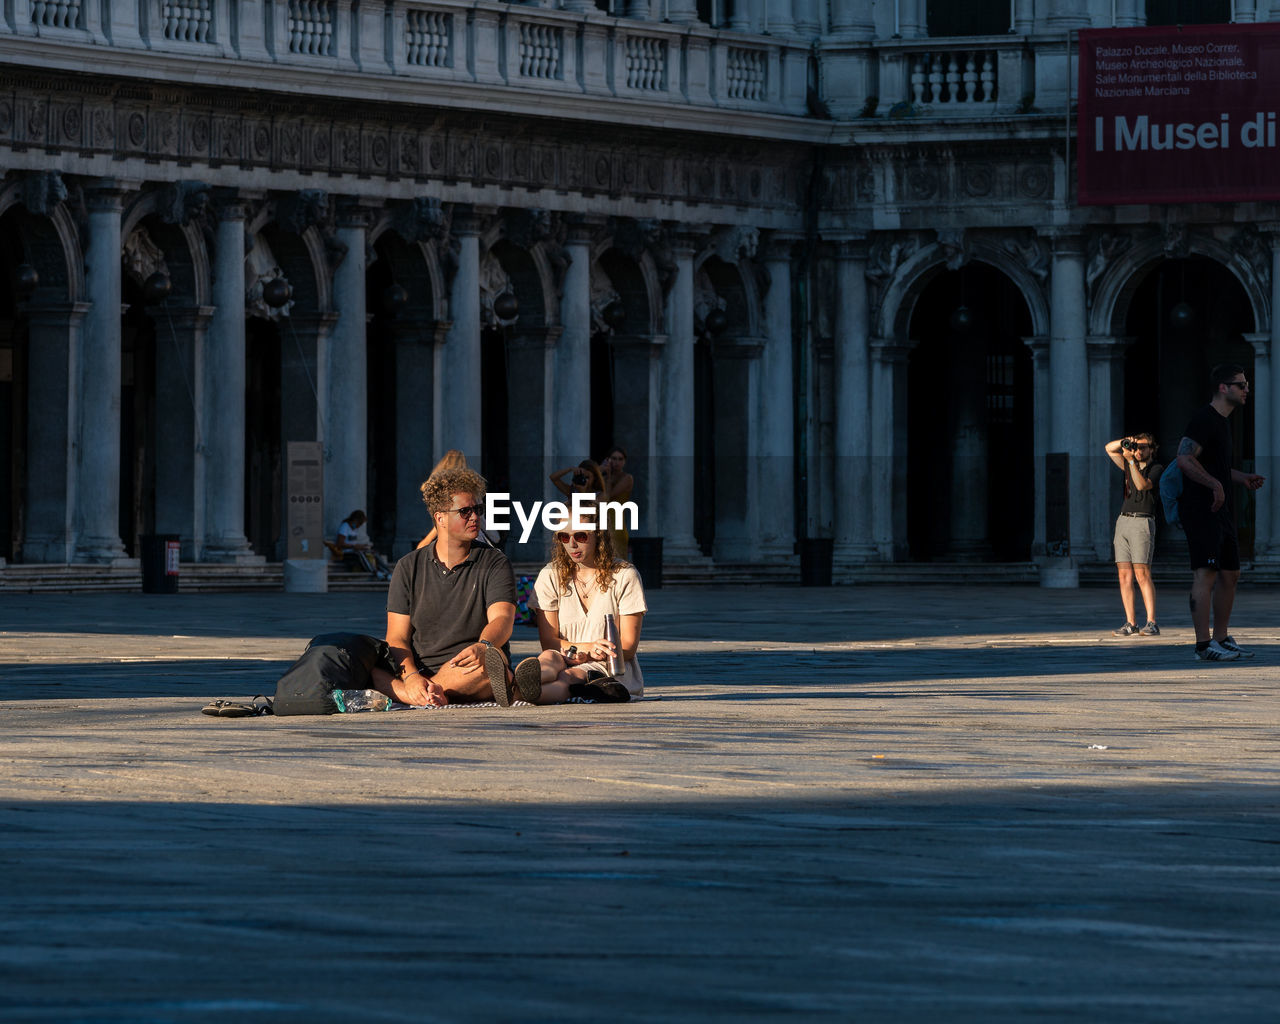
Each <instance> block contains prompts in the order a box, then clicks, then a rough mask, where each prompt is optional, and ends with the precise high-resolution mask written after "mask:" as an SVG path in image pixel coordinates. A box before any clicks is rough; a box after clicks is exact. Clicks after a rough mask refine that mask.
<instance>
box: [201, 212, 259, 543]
mask: <svg viewBox="0 0 1280 1024" xmlns="http://www.w3.org/2000/svg"><path fill="white" fill-rule="evenodd" d="M216 212H217V218H218V225H217V229H216V237H215V241H214V244H215V253H214V264H213V306H214V309H213V319H212V320H211V321H210V322H209V336H208V342H207V344H206V345H205V353H204V354H205V358H204V365H203V367H202V368H201V372H200V373H199V374H198V375H197V377H196V379H197V380H198V381H200V382H201V390H200V392H198V393H197V399H198V403H199V405H200V408H201V410H202V412H203V416H202V420H201V429H200V434H201V437H202V439H203V441H204V447H205V452H204V455H203V459H200V458H198V459H197V467H198V468H200V469H203V477H204V495H205V516H204V523H205V540H204V551H203V558H204V560H205V561H208V562H236V563H240V564H245V563H252V562H261V561H263V560H264V559H263V557H262V556H260V555H255V554H254V553H253V549H252V548H251V547H250V546H249V541H248V539H247V538H246V537H245V535H244V442H245V437H244V429H245V428H244V423H245V412H244V395H245V351H244V302H245V282H244V256H245V252H244V221H245V216H246V213H247V200H245V199H241V198H236V197H226V198H225V199H223V200H222V201H221V202H219V203H218V204H217V207H216ZM201 463H203V465H201Z"/></svg>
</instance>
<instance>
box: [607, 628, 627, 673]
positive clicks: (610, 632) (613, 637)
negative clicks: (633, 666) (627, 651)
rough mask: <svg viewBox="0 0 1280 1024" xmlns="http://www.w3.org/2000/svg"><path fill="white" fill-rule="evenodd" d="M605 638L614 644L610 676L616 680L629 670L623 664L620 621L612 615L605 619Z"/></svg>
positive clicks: (610, 659)
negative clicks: (619, 629) (619, 630)
mask: <svg viewBox="0 0 1280 1024" xmlns="http://www.w3.org/2000/svg"><path fill="white" fill-rule="evenodd" d="M604 636H605V639H606V640H608V641H609V642H610V643H611V644H613V653H612V654H611V655H609V674H610V675H611V676H614V677H615V678H616V677H618V676H620V675H622V674H623V673H624V672H626V670H627V666H626V665H624V664H623V663H622V640H621V639H620V638H619V636H618V620H617V619H616V618H614V617H613V615H612V614H609V615H606V616H605V617H604Z"/></svg>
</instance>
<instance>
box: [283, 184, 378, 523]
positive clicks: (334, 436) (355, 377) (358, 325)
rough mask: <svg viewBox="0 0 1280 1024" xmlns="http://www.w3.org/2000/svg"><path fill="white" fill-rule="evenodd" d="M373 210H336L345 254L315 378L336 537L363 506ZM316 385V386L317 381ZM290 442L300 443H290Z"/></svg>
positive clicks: (327, 508)
mask: <svg viewBox="0 0 1280 1024" xmlns="http://www.w3.org/2000/svg"><path fill="white" fill-rule="evenodd" d="M372 222H373V211H372V210H370V209H368V208H367V207H362V206H359V205H356V204H354V203H351V204H346V203H344V204H341V205H339V207H338V227H337V238H338V241H339V242H342V243H343V244H344V245H346V247H347V254H346V255H345V256H343V258H342V262H341V263H339V264H338V266H337V268H336V269H335V270H334V272H333V306H334V308H335V310H336V311H337V314H338V318H337V320H336V321H334V323H333V327H332V329H331V330H330V331H329V334H328V344H327V345H325V346H324V348H323V349H322V351H323V352H324V359H323V360H322V361H321V363H320V366H321V370H320V376H321V377H322V378H323V389H322V391H321V395H322V396H323V397H324V401H325V407H326V412H325V415H324V429H325V432H324V435H323V436H322V437H321V440H323V441H324V445H325V462H324V529H325V534H326V535H328V534H332V533H336V532H337V529H338V524H339V523H340V522H342V519H343V517H344V516H346V515H347V514H348V513H349V512H350V511H351V510H352V509H356V508H363V509H366V511H367V512H368V514H369V517H370V519H372V518H373V510H372V509H368V508H367V507H366V505H367V500H366V499H367V484H368V469H369V467H368V458H369V456H368V452H369V410H368V393H369V392H368V388H369V380H368V358H367V354H366V349H367V333H368V318H367V308H366V300H365V294H364V282H365V260H366V257H365V249H366V247H367V245H368V235H369V225H370V224H371V223H372ZM317 386H320V382H319V381H317ZM295 440H304V439H303V438H295Z"/></svg>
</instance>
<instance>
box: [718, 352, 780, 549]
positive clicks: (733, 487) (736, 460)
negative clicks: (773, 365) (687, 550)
mask: <svg viewBox="0 0 1280 1024" xmlns="http://www.w3.org/2000/svg"><path fill="white" fill-rule="evenodd" d="M764 347H765V341H764V340H763V339H761V338H718V339H716V341H715V343H714V356H715V361H716V362H715V380H716V392H717V394H721V395H732V396H733V400H732V401H729V402H717V403H716V407H715V427H714V430H715V452H716V478H715V486H716V490H715V494H716V536H715V543H714V545H713V551H712V553H713V555H714V557H715V560H716V561H717V562H754V561H756V560H757V559H758V558H759V557H760V555H761V550H760V543H759V541H760V529H761V527H762V526H764V516H763V515H762V514H761V511H762V510H761V505H760V501H759V495H760V494H761V491H762V488H761V486H760V483H759V480H760V459H759V458H758V457H757V454H756V451H755V449H756V445H757V443H758V441H757V438H758V436H759V435H758V430H759V425H758V423H755V422H753V420H758V419H759V413H758V412H757V413H756V415H755V416H753V415H752V410H758V409H759V408H760V405H761V402H760V399H761V394H760V392H761V386H760V376H761V358H760V357H761V353H762V351H763V349H764ZM788 461H790V460H788ZM793 492H794V485H792V486H791V487H788V489H787V491H786V495H785V496H786V500H787V501H793V500H794V498H793ZM788 518H789V519H791V520H792V521H793V522H794V516H789V517H788ZM793 532H794V529H793ZM791 557H792V558H794V555H792V556H791Z"/></svg>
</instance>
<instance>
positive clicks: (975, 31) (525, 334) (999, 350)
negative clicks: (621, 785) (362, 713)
mask: <svg viewBox="0 0 1280 1024" xmlns="http://www.w3.org/2000/svg"><path fill="white" fill-rule="evenodd" d="M1273 17H1275V18H1280V4H1276V5H1275V10H1274V13H1273V9H1272V5H1271V4H1270V3H1268V0H1236V2H1234V3H1231V2H1228V0H1223V2H1211V0H1197V2H1188V3H1176V2H1163V3H1157V2H1155V0H1150V2H1147V3H1143V2H1142V0H1118V2H1112V0H1105V2H1103V0H1086V2H1076V0H1014V2H1013V3H1012V5H1011V4H1010V3H1009V2H1008V0H1004V2H985V0H970V2H966V3H964V4H951V3H942V2H938V3H934V2H932V0H898V2H888V0H876V2H871V0H828V2H825V3H823V2H819V0H768V2H766V0H716V2H714V3H709V2H705V0H697V2H695V0H625V2H623V0H616V2H614V0H610V2H609V3H604V2H603V0H602V2H601V3H592V2H589V0H560V3H559V5H558V6H557V5H554V4H551V3H538V2H533V3H526V4H508V3H497V2H492V0H466V2H462V0H377V2H367V0H171V2H165V3H160V2H159V0H103V2H102V3H87V2H81V0H12V2H11V3H8V4H6V5H5V8H4V12H3V15H0V60H2V62H3V63H2V64H0V77H2V78H3V89H0V170H2V171H3V179H2V180H0V558H3V559H4V560H5V561H6V562H9V563H107V564H111V563H119V562H121V561H122V560H128V559H130V558H133V557H135V556H136V555H137V549H138V538H139V537H140V536H141V535H144V534H149V533H156V532H158V533H172V534H177V535H179V536H180V537H181V538H182V552H183V557H184V558H185V559H189V560H196V561H222V562H252V561H254V560H261V559H266V560H268V561H271V560H279V559H280V558H281V557H282V555H283V552H284V540H285V538H284V536H283V533H284V530H283V526H282V524H283V523H284V521H285V518H286V515H285V513H286V509H285V503H286V495H285V489H286V488H285V481H284V480H283V453H284V450H285V446H286V445H287V443H288V442H289V441H319V442H321V443H322V445H323V453H324V455H323V457H324V521H325V529H326V530H327V531H333V530H334V529H336V527H337V525H338V522H339V521H340V519H341V518H342V517H343V516H345V515H346V514H347V513H348V512H350V511H351V510H352V509H354V508H365V509H368V510H369V513H370V533H371V535H372V536H373V538H374V540H375V541H376V542H378V543H379V544H380V545H382V546H384V547H385V548H389V549H391V550H392V552H393V553H394V554H396V555H399V554H402V553H404V552H405V551H407V550H409V548H410V547H411V546H412V545H413V544H414V543H416V542H417V541H418V540H419V539H420V538H421V536H422V535H423V533H424V532H425V530H426V529H427V527H428V522H427V516H426V513H425V510H424V508H423V506H422V503H421V498H420V494H419V485H420V483H421V482H422V480H423V478H424V477H425V475H426V474H427V472H428V471H429V469H430V468H431V466H432V465H433V464H434V462H435V461H436V459H437V458H438V457H439V456H440V455H441V454H442V453H443V452H444V451H445V450H446V449H448V448H460V449H462V450H463V451H464V452H466V453H467V455H468V457H469V459H470V461H471V462H472V463H473V464H476V465H478V466H479V467H480V468H481V470H482V472H483V473H484V474H485V475H486V477H487V478H488V480H489V483H490V488H491V489H494V490H503V491H507V492H509V493H510V494H511V496H512V498H513V499H517V500H520V501H524V502H532V501H534V500H544V499H547V498H550V497H554V496H555V492H554V491H552V490H551V488H550V485H549V484H548V482H547V475H548V473H549V472H550V471H551V470H552V469H555V468H558V467H560V466H564V465H569V464H573V463H576V462H577V461H578V460H579V459H582V458H586V457H591V458H595V459H599V458H601V457H602V456H604V455H605V454H607V452H608V451H609V449H610V448H611V447H612V446H615V445H617V446H621V447H622V448H624V449H625V450H626V452H627V454H628V457H629V468H630V469H631V471H632V472H633V473H634V475H635V476H636V480H637V486H636V491H635V497H636V500H637V501H638V503H639V506H640V520H641V521H640V527H639V530H638V531H636V532H638V533H639V534H648V535H653V536H662V537H663V538H664V539H665V557H666V560H667V561H668V562H670V563H677V564H678V563H681V562H684V563H688V564H698V563H703V564H711V565H713V566H714V565H731V564H743V563H749V564H758V565H765V564H769V563H787V562H789V561H792V560H794V559H795V557H796V555H795V552H796V550H797V547H796V545H797V541H798V540H800V539H804V538H831V539H832V540H833V541H834V550H835V565H836V578H837V580H839V579H840V578H841V577H842V574H843V575H844V577H845V578H848V577H850V576H851V575H854V574H856V572H857V571H858V570H859V569H860V567H866V566H869V565H875V564H877V563H883V562H898V561H935V562H945V561H959V560H983V559H986V560H993V561H1001V562H1018V563H1033V562H1035V561H1037V560H1041V559H1044V558H1045V557H1047V556H1053V555H1054V545H1055V544H1059V545H1060V544H1061V542H1062V540H1064V539H1065V540H1066V541H1067V542H1068V543H1069V553H1070V556H1071V557H1072V558H1073V559H1077V560H1084V561H1089V560H1095V559H1097V560H1106V559H1107V558H1109V552H1110V540H1111V528H1112V522H1113V520H1114V513H1115V510H1116V506H1117V504H1118V501H1119V492H1118V488H1117V486H1116V481H1115V479H1114V470H1113V468H1112V467H1111V465H1110V463H1109V462H1108V461H1107V460H1106V459H1105V457H1103V456H1102V455H1101V449H1102V445H1103V444H1104V442H1105V441H1106V440H1108V439H1110V438H1111V437H1115V436H1118V435H1119V434H1120V433H1122V432H1124V431H1136V430H1139V429H1151V430H1153V431H1154V432H1155V433H1156V434H1157V436H1158V438H1159V439H1160V441H1161V442H1162V444H1163V447H1164V452H1165V454H1166V456H1167V455H1169V454H1171V452H1172V450H1173V447H1174V445H1175V444H1176V441H1177V439H1178V436H1179V434H1180V432H1181V429H1182V425H1183V423H1184V422H1185V420H1186V418H1187V416H1188V415H1189V413H1190V412H1191V410H1192V409H1194V407H1195V406H1196V405H1197V404H1201V403H1202V402H1203V401H1205V400H1206V399H1207V389H1206V381H1205V378H1206V376H1207V370H1208V367H1209V366H1210V365H1211V364H1213V363H1216V362H1219V361H1224V360H1228V359H1229V360H1232V361H1236V362H1239V363H1241V364H1243V365H1244V366H1245V367H1246V372H1247V373H1248V375H1249V378H1250V380H1251V381H1257V386H1256V388H1255V390H1254V392H1253V395H1252V405H1251V407H1250V409H1249V410H1248V413H1247V416H1246V417H1245V418H1244V420H1243V422H1242V423H1239V424H1237V425H1236V429H1237V443H1238V445H1239V446H1240V452H1239V454H1240V457H1241V458H1242V459H1243V460H1245V461H1246V462H1248V461H1249V460H1252V461H1253V462H1254V463H1255V464H1257V465H1258V466H1259V468H1260V470H1261V471H1263V472H1265V471H1266V470H1265V468H1263V467H1264V466H1267V465H1269V462H1268V460H1270V459H1271V457H1272V455H1273V452H1274V449H1275V446H1276V426H1277V424H1276V423H1275V422H1274V420H1275V411H1274V410H1275V404H1274V402H1273V400H1272V398H1271V396H1272V395H1274V394H1275V392H1276V389H1277V385H1280V361H1277V362H1276V363H1275V364H1273V362H1272V359H1271V349H1272V345H1273V339H1274V338H1275V331H1276V327H1275V321H1274V319H1273V310H1274V309H1275V306H1276V302H1277V286H1278V285H1280V271H1278V268H1280V262H1278V261H1277V253H1280V212H1278V211H1277V209H1276V208H1275V207H1273V206H1270V205H1263V204H1256V203H1222V204H1212V205H1208V204H1202V205H1190V206H1159V205H1131V206H1122V207H1106V206H1103V207H1081V206H1079V205H1078V204H1077V203H1076V202H1075V199H1074V195H1075V185H1074V180H1073V173H1074V163H1073V146H1074V125H1073V124H1072V123H1071V120H1070V116H1069V109H1070V106H1071V103H1072V102H1073V98H1074V88H1075V86H1074V80H1073V74H1074V67H1075V63H1074V62H1075V59H1076V52H1075V47H1076V45H1077V43H1076V41H1075V40H1076V38H1077V37H1076V32H1077V30H1079V29H1082V28H1088V27H1106V26H1111V25H1122V26H1123V25H1141V24H1144V23H1148V22H1150V23H1158V22H1162V21H1163V22H1169V21H1172V20H1178V21H1191V20H1194V21H1201V22H1225V21H1228V20H1233V19H1234V20H1236V21H1240V22H1244V21H1252V20H1257V21H1264V20H1267V19H1271V18H1273ZM1174 306H1180V307H1183V309H1182V313H1181V314H1180V315H1179V316H1178V317H1171V316H1170V315H1169V311H1170V310H1171V309H1173V307H1174ZM1049 453H1065V454H1066V455H1067V457H1068V462H1067V464H1068V465H1069V473H1068V478H1069V485H1067V486H1066V488H1065V490H1064V493H1065V494H1066V495H1068V497H1069V501H1068V502H1067V505H1066V507H1068V508H1069V513H1068V519H1069V536H1068V537H1065V538H1058V539H1055V538H1054V537H1053V536H1051V534H1052V532H1053V531H1052V529H1051V527H1052V524H1051V523H1050V524H1046V512H1045V507H1046V501H1045V497H1046V475H1047V473H1046V465H1048V464H1049V463H1047V462H1046V455H1047V454H1049ZM1244 518H1245V545H1246V548H1247V550H1248V552H1249V553H1250V554H1251V555H1252V556H1253V557H1254V558H1257V559H1262V558H1266V557H1268V556H1269V555H1271V554H1274V553H1276V552H1278V551H1280V521H1277V520H1278V519H1280V505H1277V504H1274V503H1271V502H1270V500H1269V498H1268V494H1267V491H1266V490H1265V489H1264V490H1263V491H1261V492H1259V493H1258V495H1257V503H1256V505H1250V506H1249V507H1248V508H1247V509H1246V510H1245V517H1244ZM544 545H545V538H544V537H542V536H540V535H539V536H535V538H534V539H531V540H530V542H529V543H528V544H527V545H523V546H521V545H518V544H513V545H512V546H509V548H508V550H509V553H511V554H513V555H514V556H515V557H517V558H521V557H523V558H529V559H536V558H539V557H541V555H542V553H543V551H544ZM0 571H3V570H0Z"/></svg>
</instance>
